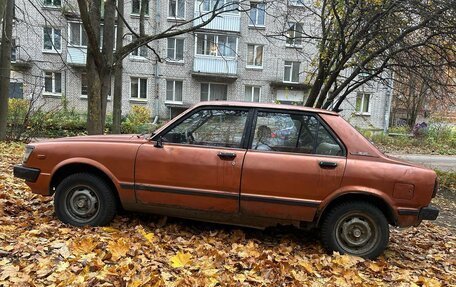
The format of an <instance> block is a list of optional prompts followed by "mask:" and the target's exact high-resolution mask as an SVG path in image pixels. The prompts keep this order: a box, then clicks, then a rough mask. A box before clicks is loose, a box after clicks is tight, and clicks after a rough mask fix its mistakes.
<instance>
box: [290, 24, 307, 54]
mask: <svg viewBox="0 0 456 287" xmlns="http://www.w3.org/2000/svg"><path fill="white" fill-rule="evenodd" d="M298 24H299V25H300V27H301V31H300V32H299V33H300V34H301V35H300V37H302V34H303V33H304V23H302V22H288V27H289V28H288V30H287V34H288V33H289V32H290V31H292V34H293V35H288V36H287V38H286V39H285V46H286V47H293V48H302V47H303V44H302V39H301V38H299V40H300V41H301V43H299V44H296V39H297V38H296V34H297V31H298V30H296V27H297V25H298ZM288 41H291V42H292V43H288Z"/></svg>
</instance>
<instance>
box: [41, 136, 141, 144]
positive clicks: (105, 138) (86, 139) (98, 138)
mask: <svg viewBox="0 0 456 287" xmlns="http://www.w3.org/2000/svg"><path fill="white" fill-rule="evenodd" d="M146 141H147V139H146V135H139V134H124V135H95V136H76V137H65V138H57V139H49V140H42V141H41V140H40V141H38V143H40V142H53V143H57V142H137V143H143V142H146Z"/></svg>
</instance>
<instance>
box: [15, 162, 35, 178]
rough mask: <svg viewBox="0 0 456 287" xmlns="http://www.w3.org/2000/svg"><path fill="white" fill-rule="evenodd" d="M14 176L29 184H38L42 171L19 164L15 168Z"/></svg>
mask: <svg viewBox="0 0 456 287" xmlns="http://www.w3.org/2000/svg"><path fill="white" fill-rule="evenodd" d="M13 174H14V177H17V178H22V179H25V181H27V182H36V180H37V179H38V176H39V175H40V170H39V169H37V168H31V167H25V166H23V165H22V164H18V165H15V166H14V169H13Z"/></svg>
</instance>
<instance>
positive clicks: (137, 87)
mask: <svg viewBox="0 0 456 287" xmlns="http://www.w3.org/2000/svg"><path fill="white" fill-rule="evenodd" d="M130 98H132V99H138V100H145V99H147V79H146V78H136V77H131V86H130Z"/></svg>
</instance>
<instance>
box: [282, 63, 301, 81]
mask: <svg viewBox="0 0 456 287" xmlns="http://www.w3.org/2000/svg"><path fill="white" fill-rule="evenodd" d="M299 64H300V63H299V62H292V61H285V71H284V74H283V81H284V82H289V83H298V82H299Z"/></svg>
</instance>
